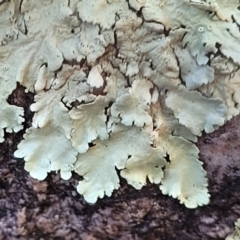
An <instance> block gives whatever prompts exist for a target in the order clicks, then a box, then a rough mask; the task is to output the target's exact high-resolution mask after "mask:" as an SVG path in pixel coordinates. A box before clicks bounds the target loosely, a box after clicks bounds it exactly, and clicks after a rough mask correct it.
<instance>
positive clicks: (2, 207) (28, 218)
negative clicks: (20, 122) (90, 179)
mask: <svg viewBox="0 0 240 240" xmlns="http://www.w3.org/2000/svg"><path fill="white" fill-rule="evenodd" d="M32 101H33V98H32V96H31V94H25V93H24V90H23V88H21V87H18V90H16V91H15V92H14V93H13V94H12V95H11V97H10V98H9V102H10V103H14V104H15V105H18V106H24V107H25V114H26V116H27V118H26V119H27V121H26V123H25V128H26V127H29V125H30V122H31V113H30V111H29V105H30V103H31V102H32ZM23 132H24V131H21V132H20V133H18V134H7V135H6V136H7V137H6V141H5V142H4V143H3V144H1V145H0V240H5V239H6V240H15V239H20V240H26V239H28V240H36V239H39V240H40V239H41V240H52V239H56V240H61V239H64V240H77V239H83V240H85V239H86V240H95V239H103V240H115V239H119V240H128V239H129V240H138V239H161V240H164V239H166V240H171V239H178V240H188V239H189V240H193V239H194V240H198V239H199V240H205V239H206V240H207V239H224V238H225V237H226V235H227V234H228V233H229V232H231V231H233V228H234V221H235V220H236V219H237V218H238V217H240V200H239V199H240V159H239V158H240V157H239V156H240V117H236V118H234V119H232V120H231V121H230V122H228V123H227V124H226V125H225V126H224V127H222V128H220V129H219V130H218V131H216V132H214V133H212V134H209V135H205V136H203V137H202V138H200V140H199V142H198V146H199V148H200V151H201V154H200V159H201V160H202V161H203V162H204V168H205V169H206V170H207V173H208V178H209V191H210V193H211V202H210V204H209V205H208V206H204V207H201V208H198V209H195V210H191V209H187V208H185V207H184V206H182V205H180V204H179V202H178V200H175V199H172V198H170V197H168V196H164V195H162V194H161V192H160V190H159V189H158V186H156V185H150V184H149V185H148V186H146V187H144V188H143V189H142V190H141V191H137V190H135V189H133V188H132V187H130V186H127V184H126V182H125V181H124V180H121V181H122V187H121V188H120V189H119V190H118V191H115V192H114V194H113V196H112V197H111V198H107V197H105V198H104V199H101V200H99V201H98V202H97V204H95V205H89V204H87V203H86V202H85V201H84V200H83V198H82V197H81V196H80V195H78V194H77V193H76V190H75V186H76V184H77V182H78V180H79V177H78V176H77V175H74V177H73V178H72V179H71V180H69V181H64V180H61V179H60V178H59V175H56V174H53V173H52V174H50V175H49V176H48V178H47V179H46V180H45V181H42V182H39V181H36V180H34V179H32V178H31V177H30V176H29V174H28V173H27V172H26V171H25V170H24V162H23V161H22V160H18V159H15V158H14V156H13V152H14V150H15V149H16V147H17V144H18V143H19V142H20V140H21V139H22V135H23ZM189 181H191V179H189Z"/></svg>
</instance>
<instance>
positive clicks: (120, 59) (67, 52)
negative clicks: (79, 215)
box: [0, 0, 240, 208]
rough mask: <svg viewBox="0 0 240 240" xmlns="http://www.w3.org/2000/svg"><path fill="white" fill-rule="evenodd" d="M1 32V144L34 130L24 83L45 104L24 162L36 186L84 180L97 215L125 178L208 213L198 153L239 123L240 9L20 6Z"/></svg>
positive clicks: (14, 5) (59, 2)
mask: <svg viewBox="0 0 240 240" xmlns="http://www.w3.org/2000/svg"><path fill="white" fill-rule="evenodd" d="M0 22H1V25H0V44H1V45H0V71H1V73H0V110H1V111H0V141H1V142H3V141H4V132H5V131H7V132H12V131H14V132H17V131H19V130H20V129H22V128H23V125H22V124H23V122H24V111H23V109H22V108H20V107H17V106H13V105H9V104H8V102H7V98H8V96H9V95H10V94H11V93H12V91H13V90H14V89H15V88H16V85H17V82H19V83H20V84H21V85H23V86H25V87H26V89H27V90H28V91H32V92H34V93H35V103H33V104H32V105H31V111H33V112H34V117H33V121H32V126H31V127H30V128H29V129H27V130H26V133H25V134H24V140H22V142H21V143H20V144H19V145H18V149H17V151H16V152H15V156H16V157H18V158H22V159H24V160H25V169H26V170H27V171H28V172H29V173H30V175H31V176H32V177H33V178H36V179H39V180H42V179H44V178H46V176H47V174H48V173H49V172H51V171H60V175H61V177H62V178H63V179H66V180H67V179H69V178H71V172H72V171H75V172H76V173H78V174H79V175H80V176H82V177H83V180H81V181H80V182H79V184H78V186H77V191H78V192H79V193H80V194H82V195H83V196H84V198H85V199H86V200H87V201H88V202H91V203H95V202H96V201H97V199H98V198H102V197H103V196H104V195H107V196H111V194H112V192H113V190H114V189H118V188H119V177H118V174H117V172H116V168H117V169H118V170H119V171H120V174H121V176H122V177H123V178H125V179H126V180H127V182H128V183H129V184H131V185H132V186H134V187H135V188H137V189H141V188H142V187H143V186H144V185H146V181H147V179H148V180H149V181H150V182H151V183H155V184H159V188H160V190H161V191H162V193H163V194H168V195H169V196H172V197H174V198H178V199H179V201H180V202H181V203H183V204H185V206H186V207H188V208H196V207H197V206H201V205H205V204H207V203H208V202H209V197H210V196H209V194H208V189H207V179H206V172H205V171H204V169H203V167H202V163H201V161H199V158H198V153H199V151H198V148H197V147H196V146H195V144H194V142H196V141H197V137H198V136H201V134H202V132H203V131H205V132H207V133H209V132H212V131H214V130H215V129H217V128H218V127H219V126H222V125H223V124H224V123H225V122H226V121H227V120H229V119H231V118H232V117H233V116H235V115H238V114H239V111H240V105H239V103H240V88H239V84H240V70H239V66H240V32H239V26H240V11H239V1H238V0H228V1H227V0H216V1H203V0H202V1H201V0H192V1H190V0H178V1H176V0H68V1H67V0H66V1H65V0H42V1H35V0H23V1H20V0H14V1H13V0H11V1H1V2H0Z"/></svg>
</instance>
